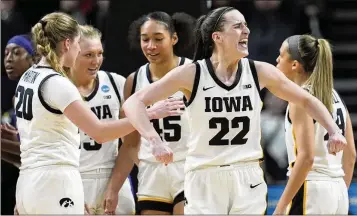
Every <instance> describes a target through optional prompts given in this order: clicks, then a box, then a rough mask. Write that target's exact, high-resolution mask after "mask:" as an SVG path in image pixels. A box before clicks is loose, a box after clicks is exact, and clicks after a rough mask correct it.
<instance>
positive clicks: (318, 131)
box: [285, 90, 346, 179]
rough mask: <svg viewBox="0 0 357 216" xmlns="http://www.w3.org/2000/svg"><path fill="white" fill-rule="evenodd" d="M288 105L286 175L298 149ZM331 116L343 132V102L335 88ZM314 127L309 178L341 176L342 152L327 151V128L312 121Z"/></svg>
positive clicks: (344, 112) (344, 117) (292, 164)
mask: <svg viewBox="0 0 357 216" xmlns="http://www.w3.org/2000/svg"><path fill="white" fill-rule="evenodd" d="M288 111H289V106H288V107H287V112H286V115H285V143H286V148H287V152H288V159H289V168H288V176H289V175H290V172H291V169H292V167H293V166H294V163H295V160H296V157H297V154H298V151H297V145H298V143H296V137H295V133H294V129H293V126H292V124H291V120H290V117H289V116H288V113H289V112H288ZM332 114H333V118H334V120H335V121H336V124H337V125H338V126H339V128H340V129H341V130H342V132H343V134H344V133H345V128H346V108H345V105H344V104H343V102H342V100H341V98H340V96H339V95H338V94H337V92H336V91H335V90H333V113H332ZM314 127H315V143H314V145H315V149H314V153H315V157H314V163H313V167H312V170H311V171H310V172H309V174H308V177H307V178H308V179H309V178H316V177H317V178H318V177H324V176H330V177H341V176H343V175H344V171H343V169H342V152H339V153H337V155H336V156H334V155H331V154H329V153H328V150H327V141H328V133H327V130H326V129H325V128H324V127H323V126H321V125H320V124H319V123H318V122H315V123H314Z"/></svg>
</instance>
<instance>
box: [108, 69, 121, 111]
mask: <svg viewBox="0 0 357 216" xmlns="http://www.w3.org/2000/svg"><path fill="white" fill-rule="evenodd" d="M105 73H106V74H107V76H108V78H109V80H110V83H111V84H112V86H113V88H114V91H115V94H116V95H117V98H118V100H119V104H120V103H121V98H120V94H119V90H118V87H117V85H116V84H115V81H114V78H113V76H112V75H111V74H110V73H109V72H107V71H105Z"/></svg>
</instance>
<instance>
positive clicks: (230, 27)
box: [212, 10, 250, 58]
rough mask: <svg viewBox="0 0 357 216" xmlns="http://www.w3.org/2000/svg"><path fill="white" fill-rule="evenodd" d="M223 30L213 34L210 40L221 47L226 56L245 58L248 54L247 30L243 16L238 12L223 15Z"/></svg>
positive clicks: (233, 11) (232, 11)
mask: <svg viewBox="0 0 357 216" xmlns="http://www.w3.org/2000/svg"><path fill="white" fill-rule="evenodd" d="M223 17H224V20H225V22H224V23H223V30H222V31H217V32H213V34H212V38H213V40H214V41H215V44H216V45H217V46H221V47H222V48H223V50H224V52H225V54H226V55H229V56H237V57H239V58H243V57H246V56H247V55H248V54H249V53H248V37H249V33H250V31H249V28H248V27H247V23H246V21H245V18H244V16H243V15H242V14H241V13H240V12H239V11H238V10H231V11H228V12H227V13H225V14H224V15H223Z"/></svg>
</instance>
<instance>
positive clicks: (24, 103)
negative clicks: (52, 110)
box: [15, 85, 33, 121]
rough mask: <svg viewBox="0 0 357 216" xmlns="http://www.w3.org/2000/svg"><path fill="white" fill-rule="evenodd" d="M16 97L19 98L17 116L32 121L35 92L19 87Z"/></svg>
mask: <svg viewBox="0 0 357 216" xmlns="http://www.w3.org/2000/svg"><path fill="white" fill-rule="evenodd" d="M15 97H16V98H18V102H17V104H16V107H15V109H16V116H17V117H18V118H23V119H26V120H28V121H30V120H31V119H32V118H33V115H32V98H33V90H32V89H30V88H27V89H25V88H24V87H23V86H21V85H19V86H18V87H17V89H16V92H15Z"/></svg>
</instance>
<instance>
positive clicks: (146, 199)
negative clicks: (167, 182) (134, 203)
mask: <svg viewBox="0 0 357 216" xmlns="http://www.w3.org/2000/svg"><path fill="white" fill-rule="evenodd" d="M138 201H139V202H140V201H155V202H163V203H168V204H172V203H173V200H169V199H165V198H160V197H138Z"/></svg>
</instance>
